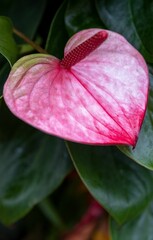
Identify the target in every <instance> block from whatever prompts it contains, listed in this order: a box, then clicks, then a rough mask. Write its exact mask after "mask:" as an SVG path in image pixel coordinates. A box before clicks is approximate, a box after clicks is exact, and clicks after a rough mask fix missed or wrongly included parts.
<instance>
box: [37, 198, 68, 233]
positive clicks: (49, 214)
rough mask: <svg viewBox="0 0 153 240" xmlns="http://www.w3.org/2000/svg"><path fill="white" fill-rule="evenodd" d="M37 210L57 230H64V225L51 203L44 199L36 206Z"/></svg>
mask: <svg viewBox="0 0 153 240" xmlns="http://www.w3.org/2000/svg"><path fill="white" fill-rule="evenodd" d="M38 206H39V208H40V209H41V211H42V212H43V214H44V215H45V216H46V218H48V220H49V221H50V222H51V223H52V224H53V225H54V226H55V227H57V228H58V229H64V228H65V226H64V223H63V221H62V220H61V218H60V216H59V214H58V213H57V211H56V209H55V207H54V206H53V204H52V202H51V201H50V200H48V199H44V200H43V201H42V202H41V203H39V204H38Z"/></svg>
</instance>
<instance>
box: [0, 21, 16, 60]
mask: <svg viewBox="0 0 153 240" xmlns="http://www.w3.org/2000/svg"><path fill="white" fill-rule="evenodd" d="M17 52H18V51H17V46H16V43H15V41H14V39H13V36H12V23H11V22H10V20H9V19H8V18H6V17H0V53H1V54H2V55H3V56H4V57H5V58H6V59H7V61H8V62H9V64H10V65H12V64H13V63H14V62H15V61H16V59H17Z"/></svg>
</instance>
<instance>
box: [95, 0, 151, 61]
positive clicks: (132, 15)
mask: <svg viewBox="0 0 153 240" xmlns="http://www.w3.org/2000/svg"><path fill="white" fill-rule="evenodd" d="M134 2H135V3H134ZM142 2H144V0H141V1H139V0H137V1H130V0H122V1H120V0H109V1H106V0H96V6H97V11H98V13H99V16H100V18H101V19H102V21H103V22H104V24H105V25H106V26H107V27H108V29H110V30H112V31H115V32H118V33H120V34H122V35H123V36H125V38H126V39H127V40H128V41H129V42H130V43H131V44H132V45H134V46H135V47H136V48H137V49H138V50H139V51H140V52H141V53H142V54H143V55H144V57H145V58H146V60H147V61H148V62H153V55H152V54H150V52H149V51H147V50H148V48H146V42H148V40H145V42H144V39H142V32H141V31H143V29H144V34H143V36H144V35H145V38H146V39H147V35H146V32H147V31H148V29H150V28H152V25H153V23H152V22H150V24H149V25H147V26H146V25H145V24H146V22H147V24H148V21H149V19H150V18H151V17H150V16H148V17H147V19H146V20H145V22H143V18H145V16H146V15H147V11H149V10H148V9H149V8H150V4H151V2H150V4H149V5H147V2H148V1H147V2H146V1H145V2H146V3H145V6H147V10H146V12H145V13H144V14H143V17H142V18H141V15H140V11H138V8H139V9H140V8H141V4H142ZM151 11H152V10H150V13H151ZM141 12H143V10H141ZM136 18H137V20H136ZM135 22H136V25H135ZM140 25H141V28H140ZM137 27H138V29H137ZM147 34H148V33H147ZM151 34H152V33H151ZM151 43H152V40H151Z"/></svg>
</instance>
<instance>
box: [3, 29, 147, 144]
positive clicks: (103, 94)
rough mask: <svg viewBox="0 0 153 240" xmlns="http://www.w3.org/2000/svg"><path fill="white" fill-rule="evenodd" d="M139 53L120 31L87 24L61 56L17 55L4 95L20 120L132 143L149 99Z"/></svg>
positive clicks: (86, 139) (72, 134)
mask: <svg viewBox="0 0 153 240" xmlns="http://www.w3.org/2000/svg"><path fill="white" fill-rule="evenodd" d="M148 84H149V77H148V69H147V66H146V63H145V61H144V59H143V57H142V56H141V55H140V53H139V52H138V51H137V50H136V49H134V47H132V46H131V45H130V44H129V43H128V42H127V41H126V40H125V39H124V38H123V37H122V36H121V35H119V34H117V33H114V32H111V31H106V30H101V29H88V30H83V31H81V32H78V33H76V34H75V35H74V36H73V37H71V39H70V40H69V41H68V43H67V44H66V47H65V50H64V58H63V59H62V60H59V59H57V58H56V57H54V56H50V55H45V54H34V55H29V56H25V57H23V58H21V59H20V60H19V61H18V62H17V63H16V64H15V65H14V66H13V68H12V70H11V73H10V75H9V77H8V80H7V81H6V83H5V86H4V99H5V102H6V103H7V105H8V107H9V108H10V110H11V111H12V112H13V113H14V114H15V115H16V116H17V117H19V118H20V119H22V120H23V121H25V122H27V123H29V124H31V125H32V126H34V127H36V128H38V129H40V130H42V131H44V132H46V133H49V134H53V135H56V136H59V137H61V138H64V139H66V140H69V141H74V142H79V143H84V144H93V145H112V144H126V145H132V146H133V147H134V146H135V145H136V142H137V138H138V134H139V131H140V128H141V125H142V122H143V119H144V115H145V111H146V105H147V99H148Z"/></svg>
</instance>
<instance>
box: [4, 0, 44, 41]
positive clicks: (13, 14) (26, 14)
mask: <svg viewBox="0 0 153 240" xmlns="http://www.w3.org/2000/svg"><path fill="white" fill-rule="evenodd" d="M45 6H46V0H37V1H31V0H26V1H24V0H13V1H12V0H1V1H0V15H5V16H7V17H9V18H11V20H12V22H13V25H14V27H15V28H17V29H18V30H20V31H21V32H23V33H24V34H26V35H27V36H28V37H29V38H31V39H32V38H33V37H34V35H35V33H36V29H37V28H38V25H39V22H40V20H41V17H42V14H43V12H44V9H45Z"/></svg>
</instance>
